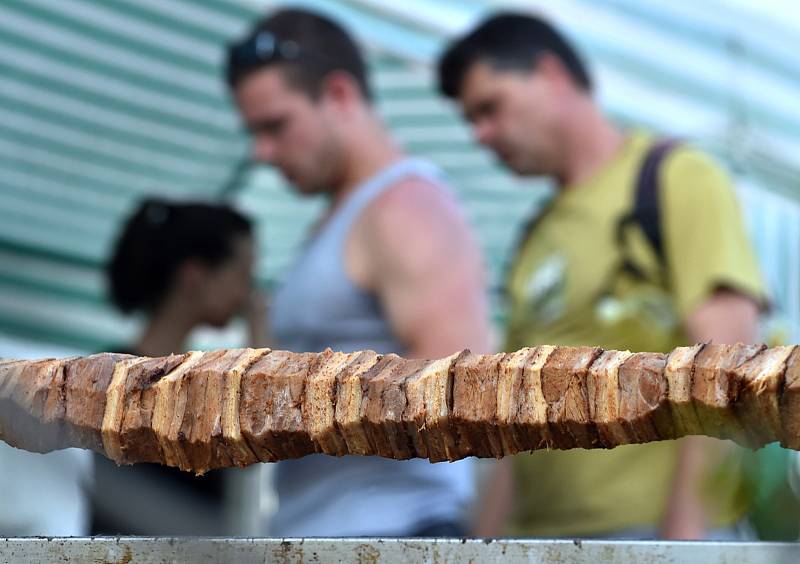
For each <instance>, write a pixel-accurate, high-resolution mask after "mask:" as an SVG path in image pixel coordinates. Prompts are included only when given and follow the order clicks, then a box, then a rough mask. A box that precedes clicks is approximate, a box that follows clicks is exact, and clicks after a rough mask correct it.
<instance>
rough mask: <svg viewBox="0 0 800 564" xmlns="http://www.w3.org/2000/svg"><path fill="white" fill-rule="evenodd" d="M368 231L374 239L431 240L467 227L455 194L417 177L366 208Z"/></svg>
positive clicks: (399, 185) (394, 187)
mask: <svg viewBox="0 0 800 564" xmlns="http://www.w3.org/2000/svg"><path fill="white" fill-rule="evenodd" d="M364 219H365V227H366V228H367V231H368V232H369V233H370V234H371V235H372V236H375V237H380V238H384V236H387V237H388V238H389V239H394V238H396V237H397V236H398V235H400V234H402V235H403V236H409V237H414V236H415V235H416V236H421V235H426V236H430V235H432V234H434V233H436V232H438V231H442V230H446V229H452V228H453V227H455V226H458V225H462V224H465V220H464V216H463V213H462V210H461V208H460V206H459V204H458V201H457V200H456V197H455V194H454V193H452V192H451V191H449V190H447V189H445V188H443V187H442V186H440V185H437V184H435V183H434V182H432V181H430V180H428V179H425V178H421V177H416V176H410V177H407V178H404V179H402V180H400V181H398V182H396V183H395V184H394V185H392V186H391V187H389V188H388V189H386V190H385V191H384V192H383V193H382V194H381V195H380V196H378V197H377V198H375V200H374V201H373V202H372V203H371V204H370V205H369V206H368V207H367V209H366V210H365V213H364Z"/></svg>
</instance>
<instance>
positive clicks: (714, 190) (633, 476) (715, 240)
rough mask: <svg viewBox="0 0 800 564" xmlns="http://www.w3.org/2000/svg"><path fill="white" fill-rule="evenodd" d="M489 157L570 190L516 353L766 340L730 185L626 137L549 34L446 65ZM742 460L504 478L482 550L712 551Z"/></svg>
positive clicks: (548, 460) (527, 239)
mask: <svg viewBox="0 0 800 564" xmlns="http://www.w3.org/2000/svg"><path fill="white" fill-rule="evenodd" d="M439 78H440V85H441V89H442V91H443V93H444V94H445V95H446V96H448V97H450V98H454V99H456V100H457V101H458V102H459V104H460V105H461V107H462V109H463V111H464V114H465V116H466V118H467V119H468V120H469V122H470V123H471V125H472V128H473V130H474V133H475V136H476V138H477V140H478V141H479V142H480V143H482V144H484V145H486V146H487V147H489V148H490V149H492V150H493V151H494V152H495V154H496V155H497V156H498V157H499V159H500V160H501V161H502V162H503V163H504V164H505V165H506V166H507V167H508V168H510V169H511V170H512V171H514V172H515V173H517V174H519V175H525V176H527V175H544V176H549V177H551V178H552V179H553V180H554V181H555V183H556V185H557V191H556V195H555V197H554V199H553V200H552V202H551V203H550V204H549V206H548V207H547V209H546V210H545V211H544V212H543V214H542V215H541V216H540V217H538V218H537V219H536V220H535V221H534V222H533V223H532V225H530V226H529V228H528V229H527V231H526V232H525V234H524V237H523V238H522V240H521V243H520V245H519V247H518V249H517V254H516V256H515V258H514V262H513V264H512V267H511V269H510V271H509V276H508V279H507V290H508V300H509V312H510V313H509V324H508V335H507V341H506V350H513V349H517V348H520V347H523V346H534V345H538V344H556V345H596V346H601V347H604V348H609V349H629V350H634V351H639V350H646V351H666V350H669V349H670V348H672V347H674V346H677V345H680V344H685V343H688V342H705V341H714V342H720V343H733V342H737V341H741V342H748V341H753V340H754V339H755V338H756V327H757V320H758V315H759V307H760V306H761V305H762V304H763V303H764V299H763V291H762V286H761V281H760V277H759V273H758V269H757V266H756V261H755V259H754V256H753V253H752V250H751V248H750V246H749V243H748V241H747V237H746V235H745V231H744V226H743V223H742V219H741V216H740V212H739V209H738V207H737V202H736V198H735V194H734V190H733V188H732V186H731V184H730V181H729V180H728V178H727V177H726V175H725V174H724V173H723V172H722V171H721V170H720V168H719V167H718V166H717V165H716V164H714V163H713V162H712V161H711V160H710V159H709V158H707V157H706V156H704V155H702V154H701V153H699V152H697V151H696V150H694V149H691V148H689V147H687V146H685V145H683V144H680V145H678V146H675V147H671V148H670V147H664V146H660V145H659V142H658V141H657V140H656V139H654V138H652V137H651V136H649V135H647V134H646V133H643V132H633V133H628V132H623V131H621V130H620V129H618V128H617V127H616V126H615V125H614V124H613V123H611V121H610V120H609V119H608V118H607V117H606V116H605V115H604V114H603V112H602V111H601V109H600V108H599V106H598V105H597V103H596V102H595V101H594V99H593V98H592V84H591V78H590V76H589V74H588V72H587V71H586V69H585V67H584V64H583V63H582V61H581V59H580V58H579V56H578V54H577V53H576V52H575V50H574V49H573V48H572V47H571V46H570V45H569V44H568V43H567V41H566V40H565V39H564V38H563V37H562V36H561V35H560V34H559V33H558V32H557V31H556V30H555V29H554V28H553V27H552V26H551V25H550V24H549V23H547V22H546V21H543V20H541V19H539V18H536V17H531V16H526V15H517V14H502V15H498V16H494V17H491V18H489V19H488V20H486V21H485V22H483V23H482V24H480V25H479V26H478V27H477V28H476V29H474V30H473V31H471V32H470V33H469V34H467V35H466V36H464V37H462V38H460V39H459V40H457V41H456V42H455V43H454V44H452V45H451V46H450V47H449V48H448V50H447V51H446V52H445V54H444V55H443V57H442V59H441V61H440V65H439ZM727 450H729V448H728V447H727V446H726V443H722V442H719V441H717V442H715V441H712V440H711V439H703V438H699V437H692V438H688V439H683V440H682V441H666V442H661V443H653V444H648V445H630V446H625V447H619V448H616V449H614V450H610V451H588V450H586V451H584V450H573V451H549V452H548V451H545V452H541V451H540V452H536V453H533V454H530V455H521V456H518V457H515V458H514V459H511V460H510V461H504V462H502V463H500V464H498V465H497V467H496V468H495V471H494V474H493V476H492V477H491V479H490V480H489V481H488V483H489V486H488V487H489V489H490V490H491V491H490V492H489V493H488V494H487V495H485V496H484V499H485V500H486V504H485V505H484V507H483V508H482V511H481V515H480V521H479V526H478V530H477V532H478V534H481V535H487V536H489V535H497V534H503V533H507V534H513V535H519V536H584V537H601V536H602V537H613V536H631V537H637V538H655V537H661V538H673V539H697V538H708V537H709V536H711V535H712V534H713V532H718V531H719V530H720V528H723V530H727V529H725V528H726V527H727V528H730V527H733V526H734V525H735V523H736V522H737V521H738V520H739V519H741V517H742V514H743V512H744V509H745V508H744V504H743V500H742V499H741V496H739V492H738V489H737V473H736V472H735V468H733V467H731V464H728V465H727V467H725V468H723V469H722V471H720V470H719V467H720V461H721V460H723V458H722V457H723V455H724V453H725V452H726V451H727Z"/></svg>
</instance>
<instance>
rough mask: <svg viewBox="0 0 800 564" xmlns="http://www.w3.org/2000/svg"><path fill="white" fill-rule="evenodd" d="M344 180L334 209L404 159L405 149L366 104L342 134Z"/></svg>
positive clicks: (335, 191)
mask: <svg viewBox="0 0 800 564" xmlns="http://www.w3.org/2000/svg"><path fill="white" fill-rule="evenodd" d="M339 138H340V141H341V143H342V148H343V150H342V155H343V159H344V162H343V163H342V166H341V169H340V170H341V174H340V177H339V178H340V179H339V181H338V182H337V183H335V185H334V188H333V190H332V199H331V209H332V210H333V209H335V208H337V207H338V206H339V205H340V204H341V203H342V202H343V201H344V200H345V199H346V198H347V196H348V195H349V194H350V193H351V192H352V191H353V190H355V189H356V188H357V187H358V186H359V185H360V184H361V183H362V182H364V181H366V180H368V179H369V178H371V177H372V176H374V175H375V174H377V173H378V172H380V171H381V170H382V169H384V168H385V167H387V166H389V165H390V164H392V163H393V162H395V161H397V160H398V159H400V158H401V157H402V155H403V152H402V150H401V149H400V148H399V147H398V146H397V144H396V143H395V142H394V140H393V139H392V137H391V135H390V134H389V132H388V131H387V129H386V127H385V126H384V125H383V123H382V122H381V120H380V119H379V118H378V117H377V116H376V115H375V113H374V111H373V110H372V108H371V107H370V106H369V105H367V104H364V105H363V107H361V108H359V109H358V110H357V111H355V112H354V113H353V115H352V116H351V119H350V120H349V121H348V123H347V125H346V126H344V127H342V130H341V133H340V136H339Z"/></svg>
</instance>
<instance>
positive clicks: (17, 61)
mask: <svg viewBox="0 0 800 564" xmlns="http://www.w3.org/2000/svg"><path fill="white" fill-rule="evenodd" d="M280 4H281V3H278V2H268V1H257V0H227V1H223V0H203V1H200V0H168V1H164V0H59V1H57V2H56V1H52V0H4V1H3V2H2V3H0V357H16V358H36V357H43V356H67V355H72V354H88V353H91V352H95V351H97V350H100V349H101V348H102V347H103V346H104V345H107V344H108V343H110V342H119V343H122V342H128V341H130V340H131V338H132V336H133V335H134V334H136V332H137V330H138V329H139V327H140V324H141V320H140V319H137V318H136V317H124V316H122V315H120V314H118V313H116V312H115V310H114V309H113V308H112V307H111V306H110V304H109V301H108V298H107V291H106V286H105V276H104V265H105V263H106V260H107V258H108V256H109V254H110V252H111V249H112V246H113V244H114V241H115V238H116V236H117V234H118V232H119V229H120V226H121V224H122V222H123V220H124V219H125V217H127V216H128V215H129V214H130V213H131V212H132V210H133V209H134V207H135V206H136V204H137V203H138V202H139V201H140V200H141V199H142V198H143V197H145V196H151V195H159V196H166V197H172V198H178V199H180V198H192V199H198V198H199V199H205V200H210V201H215V200H220V201H226V202H229V203H231V204H233V205H234V206H235V207H236V208H237V209H239V210H241V211H243V212H245V213H246V214H248V215H249V216H250V217H251V218H252V219H253V220H254V221H255V222H256V233H257V241H258V245H259V250H260V256H259V262H258V267H257V279H258V284H259V285H260V286H261V287H263V288H265V289H268V288H269V286H270V285H271V283H272V282H273V281H274V280H275V279H276V278H277V277H279V276H280V274H281V272H282V271H283V270H284V269H285V268H286V266H287V262H288V261H289V259H290V257H291V256H292V254H293V250H294V248H295V247H296V245H297V244H298V242H299V238H300V236H301V234H302V233H303V232H304V231H305V229H306V228H307V226H308V222H309V221H310V220H311V218H312V217H313V216H314V215H315V214H316V213H317V212H318V211H319V210H320V209H321V205H322V202H319V201H314V200H309V199H302V200H301V199H299V198H298V197H297V196H295V195H294V194H293V193H292V192H290V191H289V190H287V189H286V187H285V186H284V185H283V183H282V180H281V179H280V177H279V176H278V175H277V174H276V173H274V172H273V171H270V170H267V169H264V168H259V167H251V166H250V165H249V163H248V160H247V155H248V144H247V138H246V136H245V135H244V133H243V131H242V130H241V128H240V126H239V123H238V119H237V117H236V115H235V113H234V111H233V108H232V106H231V103H230V100H229V97H228V93H227V91H226V88H225V86H224V83H223V80H222V76H221V63H222V59H223V48H224V46H225V45H226V44H227V43H228V42H229V41H231V40H233V39H234V38H237V37H239V36H240V35H241V34H242V33H243V32H244V31H245V29H246V28H247V27H248V26H249V25H250V24H251V23H252V22H253V21H254V20H255V19H256V18H258V17H259V16H260V15H262V14H263V13H264V12H265V11H266V10H267V9H269V8H274V7H276V6H278V5H280ZM292 5H302V6H306V7H310V8H314V9H317V10H319V11H322V12H324V13H326V14H329V15H331V16H333V17H335V18H336V19H337V20H339V21H340V22H342V23H344V24H345V25H346V26H347V27H348V28H349V29H350V30H352V31H353V32H354V33H355V34H356V36H357V37H358V38H359V39H360V41H361V42H362V44H363V45H364V46H365V47H367V49H368V52H369V55H370V58H369V60H370V64H371V67H372V71H373V82H374V84H375V90H376V93H377V105H378V108H379V110H380V112H381V114H382V115H383V116H384V118H385V119H386V121H387V122H388V123H389V125H390V127H391V129H392V130H393V132H394V134H395V135H396V138H397V139H398V140H400V141H401V142H402V143H403V144H404V145H405V147H406V148H407V149H408V150H409V151H410V152H411V153H415V154H419V155H424V156H425V157H426V158H429V159H431V160H432V161H433V162H435V163H436V164H438V165H439V166H441V167H442V168H443V169H444V170H445V171H446V172H447V173H448V175H449V176H450V180H451V181H452V183H453V185H454V186H455V187H456V188H457V189H458V190H459V192H460V195H461V197H462V198H463V200H464V201H465V202H466V205H467V208H468V211H469V214H470V219H471V220H472V222H473V224H474V226H475V228H476V229H477V231H478V233H479V235H480V238H481V244H482V247H483V250H484V252H485V254H486V257H487V260H488V263H489V267H490V271H491V276H492V296H493V300H494V302H493V303H494V305H495V307H494V315H495V320H496V322H497V324H498V328H501V327H502V323H503V318H504V316H503V310H502V303H501V301H500V299H499V296H500V292H499V282H500V280H501V275H502V272H503V268H504V266H505V264H506V260H507V257H508V253H509V250H510V248H511V245H512V244H513V242H514V241H515V238H516V236H517V233H518V230H519V227H520V222H521V220H522V219H523V218H525V217H527V216H529V215H530V214H531V213H532V211H533V210H534V209H535V208H536V207H537V206H540V205H541V203H542V202H543V201H544V200H546V198H547V197H548V195H549V189H550V188H549V187H548V186H547V185H546V184H545V183H540V184H537V183H533V184H534V186H533V189H529V186H530V184H531V183H530V182H525V183H523V182H521V181H519V180H517V179H514V178H512V177H511V176H510V175H509V174H508V173H506V172H504V171H503V170H502V169H501V168H500V166H499V165H498V164H496V163H495V162H494V160H493V158H492V157H491V156H490V155H489V154H488V153H486V152H485V151H484V150H482V149H480V148H478V147H477V145H476V144H475V143H473V141H472V140H471V138H470V135H469V132H468V131H467V129H466V127H465V126H464V124H463V123H462V121H461V120H460V119H459V117H458V116H457V115H456V113H455V112H454V110H453V108H451V107H450V106H449V104H448V103H447V102H445V101H443V100H442V99H441V98H440V97H439V96H438V94H437V93H436V91H435V89H434V85H433V74H432V67H431V65H432V62H433V61H434V60H435V57H436V55H437V54H438V53H439V51H440V49H441V48H442V45H443V43H444V41H445V39H446V38H447V37H448V36H450V35H452V34H454V33H457V32H460V31H462V30H464V29H465V28H466V27H468V26H469V25H470V24H472V23H473V22H475V21H476V20H477V19H479V18H480V17H481V16H482V15H484V14H485V13H486V12H487V11H490V10H494V9H497V8H498V7H500V6H512V5H513V6H514V7H517V8H519V7H522V8H530V9H535V10H539V11H541V12H543V13H545V14H546V15H548V16H550V17H551V18H553V19H554V20H555V22H556V23H558V24H560V25H561V26H562V27H563V28H564V29H565V30H566V31H567V32H568V33H569V35H570V36H571V37H572V38H574V39H575V40H576V41H577V43H578V44H579V46H580V47H581V48H582V50H583V52H584V54H585V55H586V56H587V57H588V59H589V61H590V62H591V64H592V67H593V70H594V73H595V76H596V78H597V83H598V94H599V97H600V99H601V101H602V103H603V105H604V106H605V107H606V108H607V110H608V111H609V112H610V113H611V114H612V115H613V116H614V118H615V119H616V120H617V121H618V122H619V123H621V124H624V125H626V126H629V127H636V126H644V127H647V128H649V129H653V130H655V131H658V132H661V133H663V134H668V135H671V136H676V137H679V138H682V139H689V140H691V141H692V142H694V143H696V144H698V145H700V146H701V147H703V148H705V149H707V150H709V151H710V152H711V153H713V154H714V155H715V156H716V157H718V158H719V159H721V160H722V161H723V162H724V163H725V165H726V166H727V167H728V169H729V170H730V171H731V172H732V174H733V175H734V178H735V180H736V183H737V186H738V189H739V193H740V198H741V202H742V205H743V209H744V212H745V216H746V219H747V222H748V226H749V228H750V232H751V235H752V238H753V241H754V244H755V246H756V249H757V252H758V256H759V259H760V262H761V266H762V269H763V272H764V274H765V277H766V278H767V282H768V285H769V288H770V290H771V292H772V297H773V299H774V304H775V306H776V307H775V310H774V312H773V313H772V315H771V316H770V319H768V320H767V324H768V327H766V328H765V331H770V332H777V333H780V334H781V335H782V337H783V338H784V339H786V340H790V341H791V342H794V343H797V342H800V164H798V163H800V159H798V155H800V104H798V103H797V101H798V100H800V63H798V60H797V56H796V44H797V43H796V38H797V33H798V31H800V17H798V16H796V15H792V14H791V11H792V5H791V4H790V3H789V2H788V1H787V2H782V1H778V0H773V1H769V2H767V1H762V2H758V3H755V2H748V1H747V0H701V1H699V2H691V3H689V2H679V3H677V2H668V1H666V0H663V1H662V0H649V1H648V2H640V1H638V0H606V1H596V0H548V1H546V2H545V1H533V0H528V1H524V2H490V1H488V0H475V1H470V2H462V1H457V0H404V1H403V2H391V3H389V2H385V1H383V0H341V1H335V0H327V1H325V0H319V1H296V2H292ZM523 184H526V185H528V187H526V186H523ZM244 335H245V326H244V322H242V321H237V322H235V323H233V324H231V325H230V326H229V327H228V328H226V329H224V330H210V329H208V330H206V329H203V330H200V331H197V332H196V334H195V335H193V337H192V345H193V347H195V348H201V349H205V348H216V347H224V346H240V345H241V344H242V343H243V342H244V340H245V336H244ZM0 447H1V448H2V449H3V450H0V455H2V458H0V477H3V476H4V474H5V475H6V477H13V476H14V472H15V471H17V472H27V470H25V469H28V468H32V467H34V466H35V465H36V464H40V465H41V466H42V467H43V469H42V472H47V471H53V472H59V473H60V474H61V475H67V474H69V473H72V474H70V475H73V474H74V476H75V477H76V479H75V484H76V485H75V486H74V487H75V488H76V489H75V490H74V491H71V492H67V493H63V492H62V494H63V496H64V500H66V501H63V503H62V506H61V507H63V513H61V514H60V515H62V517H61V518H60V520H57V521H58V523H57V525H58V526H61V528H60V529H59V528H58V526H56V528H55V529H54V528H52V527H51V528H47V529H46V530H45V529H39V531H38V533H37V534H79V533H81V532H85V531H86V528H85V527H86V526H87V525H86V522H87V519H88V517H87V516H86V508H85V506H84V504H85V502H84V501H81V500H80V495H79V492H80V489H81V488H83V487H84V486H83V482H84V481H85V480H84V478H86V477H87V476H88V475H89V474H90V468H91V464H88V463H87V460H86V457H85V456H84V455H85V453H72V452H70V453H61V454H59V455H57V456H56V457H55V458H53V457H49V456H50V455H48V457H42V456H39V455H24V456H23V455H21V454H19V453H18V452H17V453H11V454H9V453H8V452H7V451H10V449H8V448H6V447H4V446H2V445H0ZM59 457H60V458H59ZM31 460H33V462H31ZM4 461H5V462H4ZM15 464H16V465H17V466H14V465H15ZM31 465H33V466H31ZM15 468H17V470H15ZM262 471H266V469H260V470H259V472H262ZM244 479H245V478H242V479H241V480H239V481H238V482H237V480H233V481H232V482H231V485H229V486H228V487H227V489H226V490H225V491H226V493H225V500H226V501H225V503H226V504H227V505H226V507H228V508H229V509H228V510H226V511H227V513H226V515H228V516H229V520H228V521H226V523H225V529H224V531H223V532H225V533H231V534H234V533H241V534H251V533H254V529H253V528H252V527H253V525H252V522H253V521H252V520H250V519H249V518H248V517H247V516H248V515H262V516H263V515H266V514H268V512H269V508H270V503H271V502H270V497H269V492H266V491H264V492H262V495H261V496H260V498H259V499H256V500H254V499H253V498H252V497H251V496H249V495H247V494H243V492H246V491H252V489H251V490H248V489H247V487H246V483H245V482H243V481H242V480H244ZM246 479H247V480H260V479H261V478H260V477H259V476H256V477H253V476H247V477H246ZM65 482H66V480H65ZM0 484H2V485H0V488H3V487H9V486H8V485H6V484H9V485H10V484H12V481H9V480H5V479H0ZM243 484H244V485H243ZM54 487H55V486H54ZM56 489H57V488H56ZM40 494H42V495H43V496H44V497H48V496H49V497H50V499H51V500H56V501H58V500H59V499H61V498H58V495H56V494H55V493H54V494H52V495H49V494H46V493H45V492H42V491H40ZM19 495H20V497H21V498H24V496H22V494H19ZM59 495H61V494H59ZM70 496H72V497H70ZM8 499H11V498H9V497H6V496H0V513H7V512H8V510H9V509H10V502H8V501H6V500H8ZM25 499H28V500H30V499H31V498H30V497H28V498H25ZM187 503H188V502H187ZM3 506H5V507H3ZM243 508H244V509H243ZM245 510H246V511H248V512H250V513H243V511H245ZM3 518H4V517H0V535H1V534H3V532H4V531H3V528H2V527H3V522H4V521H3ZM59 524H60V525H59ZM48 526H49V525H48ZM198 526H199V525H198ZM70 527H71V528H70ZM6 530H9V529H6ZM200 532H203V530H200ZM255 532H257V531H255Z"/></svg>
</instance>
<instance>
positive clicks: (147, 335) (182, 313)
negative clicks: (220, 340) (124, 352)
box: [135, 290, 200, 356]
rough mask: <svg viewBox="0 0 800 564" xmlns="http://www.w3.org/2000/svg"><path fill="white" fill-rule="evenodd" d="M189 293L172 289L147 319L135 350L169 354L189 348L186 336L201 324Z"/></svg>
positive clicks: (163, 354) (146, 352) (142, 353)
mask: <svg viewBox="0 0 800 564" xmlns="http://www.w3.org/2000/svg"><path fill="white" fill-rule="evenodd" d="M191 302H192V300H191V298H190V297H189V296H187V295H186V293H180V292H176V291H174V290H173V291H172V292H171V293H170V295H168V296H167V298H166V299H165V300H164V301H163V302H162V303H161V305H160V306H158V308H157V309H156V310H155V311H154V312H153V314H152V315H151V316H150V318H149V319H148V321H147V323H146V325H145V328H144V331H143V332H142V335H141V337H140V338H139V340H138V341H137V343H136V347H135V349H136V352H137V353H138V354H141V355H145V356H166V355H169V354H172V353H182V352H184V351H185V350H186V340H187V339H188V337H189V333H191V331H192V329H194V328H195V327H196V326H197V325H199V324H200V320H199V319H198V318H197V315H196V313H194V312H196V310H197V304H196V303H191Z"/></svg>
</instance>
